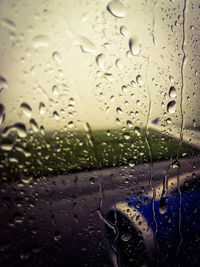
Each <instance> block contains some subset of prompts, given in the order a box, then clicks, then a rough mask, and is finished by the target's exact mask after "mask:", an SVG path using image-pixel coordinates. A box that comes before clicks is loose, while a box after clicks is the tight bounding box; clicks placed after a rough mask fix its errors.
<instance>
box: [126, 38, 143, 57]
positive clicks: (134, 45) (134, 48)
mask: <svg viewBox="0 0 200 267" xmlns="http://www.w3.org/2000/svg"><path fill="white" fill-rule="evenodd" d="M129 48H130V51H131V54H132V55H134V56H137V55H139V53H140V51H141V44H140V43H139V41H138V40H137V39H135V38H130V39H129Z"/></svg>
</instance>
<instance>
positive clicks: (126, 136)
mask: <svg viewBox="0 0 200 267" xmlns="http://www.w3.org/2000/svg"><path fill="white" fill-rule="evenodd" d="M123 137H124V139H126V140H129V139H130V138H131V136H130V134H129V133H127V132H126V133H124V134H123Z"/></svg>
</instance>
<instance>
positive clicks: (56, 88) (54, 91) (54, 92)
mask: <svg viewBox="0 0 200 267" xmlns="http://www.w3.org/2000/svg"><path fill="white" fill-rule="evenodd" d="M52 92H53V94H54V95H55V96H58V95H59V91H58V87H57V85H54V86H53V87H52Z"/></svg>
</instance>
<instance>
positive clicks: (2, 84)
mask: <svg viewBox="0 0 200 267" xmlns="http://www.w3.org/2000/svg"><path fill="white" fill-rule="evenodd" d="M7 87H8V82H7V81H6V79H5V78H4V77H2V76H0V93H1V91H3V90H4V89H6V88H7Z"/></svg>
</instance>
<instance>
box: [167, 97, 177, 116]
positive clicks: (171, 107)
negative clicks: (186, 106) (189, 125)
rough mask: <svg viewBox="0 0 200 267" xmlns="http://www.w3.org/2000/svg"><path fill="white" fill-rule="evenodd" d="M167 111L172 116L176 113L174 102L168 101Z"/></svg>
mask: <svg viewBox="0 0 200 267" xmlns="http://www.w3.org/2000/svg"><path fill="white" fill-rule="evenodd" d="M167 111H168V112H169V113H170V114H173V113H174V112H175V111H176V101H174V100H173V101H170V102H169V103H168V105H167Z"/></svg>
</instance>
